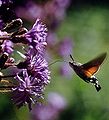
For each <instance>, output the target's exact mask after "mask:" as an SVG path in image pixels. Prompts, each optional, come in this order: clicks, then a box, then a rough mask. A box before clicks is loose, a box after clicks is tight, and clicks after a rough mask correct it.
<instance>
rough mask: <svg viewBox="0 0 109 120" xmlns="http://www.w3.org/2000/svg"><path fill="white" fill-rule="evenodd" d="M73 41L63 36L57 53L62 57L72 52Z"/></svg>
mask: <svg viewBox="0 0 109 120" xmlns="http://www.w3.org/2000/svg"><path fill="white" fill-rule="evenodd" d="M72 48H73V43H72V40H71V39H70V38H64V40H63V41H62V42H60V45H59V54H60V55H61V56H62V57H64V58H65V57H67V56H69V55H70V54H71V53H72Z"/></svg>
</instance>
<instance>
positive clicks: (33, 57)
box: [18, 46, 50, 84]
mask: <svg viewBox="0 0 109 120" xmlns="http://www.w3.org/2000/svg"><path fill="white" fill-rule="evenodd" d="M18 68H20V69H27V70H28V72H29V74H31V75H32V76H34V77H36V78H37V79H40V80H42V81H43V82H44V83H46V84H48V83H49V79H50V71H49V70H48V63H47V61H46V60H45V59H44V57H43V56H42V55H41V54H39V53H37V52H36V51H35V49H34V48H33V47H32V46H31V47H30V49H29V50H28V52H27V54H26V60H25V61H24V62H21V63H19V64H18Z"/></svg>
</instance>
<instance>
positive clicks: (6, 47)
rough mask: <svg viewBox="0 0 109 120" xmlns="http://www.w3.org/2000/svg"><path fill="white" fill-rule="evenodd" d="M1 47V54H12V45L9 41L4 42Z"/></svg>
mask: <svg viewBox="0 0 109 120" xmlns="http://www.w3.org/2000/svg"><path fill="white" fill-rule="evenodd" d="M1 46H2V51H3V52H6V53H8V54H12V52H13V43H12V42H11V41H10V40H5V41H4V42H3V44H2V45H1Z"/></svg>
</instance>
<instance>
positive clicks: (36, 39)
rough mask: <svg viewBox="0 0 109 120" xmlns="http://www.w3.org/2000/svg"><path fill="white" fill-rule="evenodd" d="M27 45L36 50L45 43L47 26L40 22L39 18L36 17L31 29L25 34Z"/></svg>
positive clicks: (40, 50)
mask: <svg viewBox="0 0 109 120" xmlns="http://www.w3.org/2000/svg"><path fill="white" fill-rule="evenodd" d="M25 37H26V39H27V40H28V42H29V45H32V46H33V47H34V48H35V49H36V50H37V51H38V52H42V49H43V48H45V46H46V45H47V41H46V38H47V28H46V27H45V25H43V24H42V22H41V21H40V19H37V20H36V22H35V24H34V25H33V27H32V29H31V30H29V31H28V32H27V33H26V34H25Z"/></svg>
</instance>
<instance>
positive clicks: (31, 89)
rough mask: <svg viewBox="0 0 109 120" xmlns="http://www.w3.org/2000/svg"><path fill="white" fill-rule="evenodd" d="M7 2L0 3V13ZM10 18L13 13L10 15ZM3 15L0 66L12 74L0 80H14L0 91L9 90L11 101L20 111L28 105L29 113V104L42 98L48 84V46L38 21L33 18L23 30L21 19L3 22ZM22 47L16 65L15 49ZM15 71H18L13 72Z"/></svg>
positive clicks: (6, 7)
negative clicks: (31, 22) (19, 58)
mask: <svg viewBox="0 0 109 120" xmlns="http://www.w3.org/2000/svg"><path fill="white" fill-rule="evenodd" d="M10 3H12V2H10V0H0V10H1V8H3V9H6V10H7V9H10V8H9V5H10ZM7 12H9V13H10V11H7ZM12 15H13V14H12ZM3 17H4V16H3V14H1V12H0V20H1V21H2V23H3V24H0V26H1V30H0V55H1V57H0V62H2V64H1V65H0V68H1V72H2V69H6V70H7V69H10V68H11V70H12V69H13V71H14V74H12V75H6V76H0V79H1V80H2V79H4V78H8V77H14V79H15V83H12V85H10V86H8V85H6V86H7V87H4V86H2V89H3V87H4V89H6V90H7V92H8V90H11V93H12V101H13V103H15V105H16V106H17V107H18V108H20V107H22V106H23V105H25V104H28V107H29V110H31V109H32V103H37V102H38V99H39V98H43V92H44V89H45V86H46V85H47V84H48V83H49V82H50V81H49V80H50V71H49V68H48V63H47V61H46V59H45V57H44V54H45V47H46V46H47V41H46V40H47V28H46V26H45V25H44V24H43V23H42V22H41V20H40V19H36V22H35V24H34V25H33V27H32V29H31V30H29V31H28V30H27V29H26V28H25V27H23V22H22V20H21V19H20V18H17V17H16V18H14V19H12V20H10V21H4V19H2V18H3ZM16 45H17V46H21V45H22V46H23V47H25V48H24V53H21V52H20V51H17V53H19V54H20V55H21V57H23V61H20V62H19V63H16V61H15V60H14V58H13V57H12V56H13V54H14V52H16V50H15V49H16V47H15V46H16ZM16 69H17V70H16Z"/></svg>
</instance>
